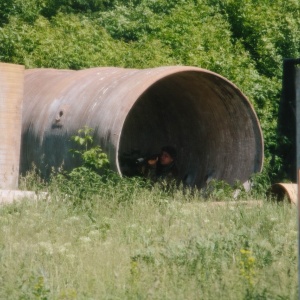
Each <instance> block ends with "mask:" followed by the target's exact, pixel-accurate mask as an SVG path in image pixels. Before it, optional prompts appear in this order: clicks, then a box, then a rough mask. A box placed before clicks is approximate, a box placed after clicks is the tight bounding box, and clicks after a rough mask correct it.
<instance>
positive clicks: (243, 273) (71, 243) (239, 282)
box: [0, 179, 297, 299]
mask: <svg viewBox="0 0 300 300" xmlns="http://www.w3.org/2000/svg"><path fill="white" fill-rule="evenodd" d="M29 181H30V180H29V179H28V181H27V182H29ZM141 182H142V181H140V180H137V179H122V180H116V181H113V180H111V181H107V182H105V183H104V182H102V183H101V184H100V185H99V190H98V192H93V193H92V192H90V193H89V192H87V193H82V191H81V194H80V201H79V200H78V199H79V198H78V197H76V193H75V192H74V193H73V194H71V195H70V194H68V193H66V192H65V190H64V189H62V188H61V186H60V185H61V184H67V183H66V182H57V181H53V182H52V184H50V185H48V186H44V188H45V187H46V189H47V190H48V192H49V197H48V199H46V200H40V201H33V200H31V199H25V200H24V201H22V202H19V203H14V204H10V205H3V206H1V207H0V264H1V267H0V287H1V288H0V299H297V226H296V220H297V216H296V209H295V207H291V206H290V205H289V204H287V203H281V204H277V203H274V202H269V201H267V200H265V199H264V200H263V201H262V202H259V203H260V205H259V203H258V202H255V203H254V204H253V203H252V202H249V204H245V203H244V202H243V201H239V200H236V201H234V200H232V201H225V202H223V203H222V205H220V204H215V203H214V202H213V201H211V200H214V199H209V200H207V199H204V198H203V197H202V196H201V194H200V193H197V192H195V191H184V190H183V189H176V190H173V191H165V190H163V189H161V188H159V187H155V186H154V187H151V186H147V184H145V183H141ZM41 186H42V184H41ZM39 187H40V186H38V188H39ZM65 188H66V186H65ZM74 189H75V188H74ZM74 189H73V190H74ZM77 195H78V194H77ZM248 200H249V199H248ZM250 203H252V204H250Z"/></svg>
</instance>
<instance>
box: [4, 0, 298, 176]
mask: <svg viewBox="0 0 300 300" xmlns="http://www.w3.org/2000/svg"><path fill="white" fill-rule="evenodd" d="M299 31H300V4H299V1H297V0H286V1H281V0H272V1H271V0H264V1H258V0H242V1H240V0H239V1H238V0H176V1H175V0H174V1H169V0H134V1H126V0H113V1H109V0H72V1H71V0H4V1H1V3H0V61H2V62H12V63H19V64H24V65H25V66H26V67H28V68H33V67H54V68H71V69H81V68H88V67H93V66H120V67H131V68H147V67H155V66H160V65H191V66H198V67H202V68H206V69H209V70H212V71H214V72H217V73H219V74H221V75H223V76H225V77H227V78H228V79H229V80H231V81H232V82H234V83H235V84H236V85H237V86H238V87H239V88H240V89H241V90H242V91H243V92H244V93H245V94H246V95H247V97H248V98H249V99H250V101H251V102H252V103H253V105H254V107H255V109H256V112H257V114H258V117H259V119H260V122H261V125H262V128H263V133H264V138H265V151H266V152H265V154H266V166H267V167H268V168H269V170H270V172H275V173H276V174H277V175H278V176H281V177H284V174H282V173H280V170H281V158H280V157H279V156H278V155H277V150H278V145H279V144H278V136H277V116H278V105H279V101H280V92H281V77H282V62H283V58H286V57H292V58H296V57H299V56H300V42H299ZM282 140H284V139H282V138H280V141H282Z"/></svg>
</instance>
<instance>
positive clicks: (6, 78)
mask: <svg viewBox="0 0 300 300" xmlns="http://www.w3.org/2000/svg"><path fill="white" fill-rule="evenodd" d="M23 87H24V66H20V65H14V64H6V63H0V130H1V133H2V135H1V143H0V166H1V167H0V188H1V189H16V188H17V187H18V179H19V164H20V144H21V126H22V103H23Z"/></svg>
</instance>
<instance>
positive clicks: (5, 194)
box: [0, 190, 48, 204]
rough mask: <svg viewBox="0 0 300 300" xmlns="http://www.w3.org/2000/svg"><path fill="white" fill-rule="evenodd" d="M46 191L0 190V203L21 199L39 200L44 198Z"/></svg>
mask: <svg viewBox="0 0 300 300" xmlns="http://www.w3.org/2000/svg"><path fill="white" fill-rule="evenodd" d="M47 195H48V194H47V193H45V192H42V193H38V194H37V193H35V192H32V191H19V190H0V204H6V203H7V204H8V203H13V202H15V201H21V200H23V199H30V200H40V199H46V198H47Z"/></svg>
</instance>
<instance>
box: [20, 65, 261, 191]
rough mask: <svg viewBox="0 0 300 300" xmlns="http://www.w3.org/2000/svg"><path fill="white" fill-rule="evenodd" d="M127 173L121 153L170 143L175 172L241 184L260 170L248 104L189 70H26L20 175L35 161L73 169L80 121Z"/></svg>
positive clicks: (195, 180) (223, 83) (222, 84)
mask: <svg viewBox="0 0 300 300" xmlns="http://www.w3.org/2000/svg"><path fill="white" fill-rule="evenodd" d="M85 125H86V126H88V127H91V128H93V129H94V130H95V134H94V139H95V141H96V142H97V143H98V144H99V145H100V146H101V147H102V149H103V150H104V151H105V152H106V153H107V154H108V157H109V159H110V162H111V165H112V168H113V169H114V170H115V171H117V172H118V173H119V174H123V175H124V174H127V173H128V167H127V165H126V163H124V160H122V158H123V157H125V156H128V155H129V156H130V155H131V154H132V155H136V154H137V153H138V154H139V155H148V154H150V153H157V152H158V151H159V150H160V148H161V147H162V146H164V145H172V146H175V147H176V148H177V152H178V167H179V171H180V176H181V177H182V178H183V177H187V178H188V181H189V183H190V184H191V185H197V186H199V187H201V186H202V185H203V184H204V183H205V181H206V179H207V178H208V177H213V178H216V179H222V180H225V181H227V182H229V183H233V182H234V181H235V180H240V181H241V182H244V181H246V180H248V179H249V176H250V175H251V174H253V173H255V172H259V171H260V170H261V168H262V161H263V139H262V132H261V128H260V125H259V122H258V119H257V116H256V114H255V112H254V109H253V107H252V106H251V104H250V103H249V101H248V100H247V98H246V97H245V96H244V95H243V94H242V93H241V91H240V90H239V89H238V88H237V87H236V86H235V85H234V84H233V83H231V82H230V81H228V80H227V79H226V78H224V77H222V76H220V75H218V74H216V73H213V72H210V71H208V70H205V69H200V68H196V67H176V66H174V67H159V68H153V69H144V70H136V69H122V68H91V69H86V70H80V71H71V70H54V69H32V70H26V71H25V97H24V111H23V140H22V158H21V162H22V164H21V168H22V172H23V173H24V172H26V171H27V170H28V169H29V168H30V167H31V165H32V163H34V164H35V165H36V166H37V167H38V168H39V169H40V170H41V171H42V173H43V174H44V175H45V176H47V175H48V174H49V172H50V170H51V167H59V166H61V165H62V164H63V165H64V168H65V169H69V168H71V167H72V166H74V162H73V160H72V159H71V157H70V153H69V149H70V147H72V146H71V142H70V137H71V136H72V135H74V134H76V133H77V130H78V129H80V128H83V127H84V126H85Z"/></svg>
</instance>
